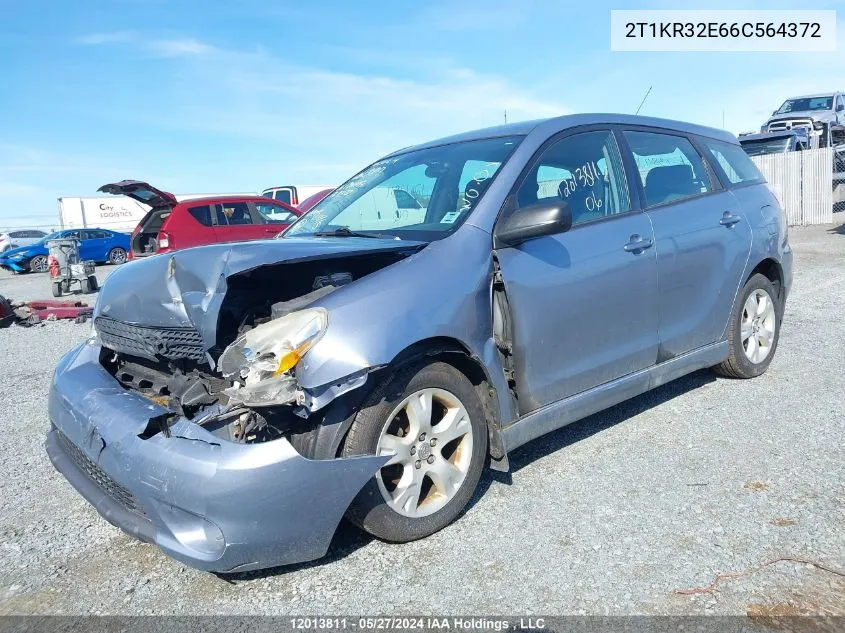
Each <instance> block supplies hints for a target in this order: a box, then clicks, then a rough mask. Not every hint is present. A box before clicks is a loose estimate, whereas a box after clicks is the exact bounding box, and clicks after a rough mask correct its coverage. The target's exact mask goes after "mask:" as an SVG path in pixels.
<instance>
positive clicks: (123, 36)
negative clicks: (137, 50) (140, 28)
mask: <svg viewBox="0 0 845 633" xmlns="http://www.w3.org/2000/svg"><path fill="white" fill-rule="evenodd" d="M134 37H135V34H134V33H133V32H132V31H110V32H107V33H90V34H88V35H83V36H81V37H78V38H76V39H75V40H74V41H75V42H76V43H77V44H82V45H84V46H99V45H101V44H119V43H122V42H130V41H132V39H133V38H134Z"/></svg>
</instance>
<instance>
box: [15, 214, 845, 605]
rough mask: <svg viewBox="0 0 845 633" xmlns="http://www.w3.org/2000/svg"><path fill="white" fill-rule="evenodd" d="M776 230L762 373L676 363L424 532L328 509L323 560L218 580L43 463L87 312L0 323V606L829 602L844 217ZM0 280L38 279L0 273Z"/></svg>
mask: <svg viewBox="0 0 845 633" xmlns="http://www.w3.org/2000/svg"><path fill="white" fill-rule="evenodd" d="M791 239H792V243H793V246H794V250H795V281H794V285H793V290H792V294H791V296H790V298H789V301H788V304H787V309H786V316H785V321H784V325H783V330H782V337H781V340H780V346H779V348H778V350H777V357H776V358H775V360H774V362H773V364H772V365H771V368H770V369H769V371H768V373H766V374H765V375H764V376H762V377H760V378H758V379H755V380H750V381H740V380H728V379H722V378H716V377H715V376H714V375H713V374H711V373H710V372H709V371H702V372H698V373H696V374H693V375H691V376H688V377H686V378H683V379H680V380H677V381H675V382H673V383H671V384H668V385H665V386H664V387H662V388H660V389H658V390H656V391H653V392H651V393H648V394H646V395H644V396H641V397H639V398H636V399H634V400H631V401H629V402H627V403H624V404H622V405H620V406H617V407H614V408H612V409H610V410H608V411H605V412H603V413H600V414H597V415H594V416H592V417H590V418H588V419H587V420H584V421H582V422H580V423H577V424H574V425H572V426H570V427H567V428H565V429H563V430H561V431H558V432H556V433H554V434H552V435H549V436H547V437H545V438H541V439H540V440H538V441H535V442H534V443H532V444H530V445H528V446H526V447H524V448H522V449H520V450H518V451H516V452H514V453H513V454H512V455H511V464H512V467H513V468H512V473H511V474H509V475H506V476H503V475H499V474H496V475H493V474H488V475H486V476H485V477H484V479H483V480H482V484H481V486H480V488H479V491H478V494H477V495H476V497H475V498H474V500H473V502H472V503H471V505H470V507H469V509H468V511H467V512H466V514H465V515H464V516H463V517H462V518H461V519H460V520H459V521H458V522H457V523H455V524H454V525H452V526H450V527H448V528H447V529H445V530H443V531H442V532H440V533H438V534H436V535H434V536H432V537H430V538H428V539H425V540H422V541H418V542H416V543H411V544H408V545H389V544H386V543H382V542H379V541H374V540H371V539H369V538H366V537H364V536H363V535H361V534H360V533H358V532H357V531H356V530H355V529H354V528H352V527H350V526H348V525H344V526H342V527H341V529H340V531H339V532H338V534H337V536H336V538H335V540H334V543H333V545H332V548H331V550H330V552H329V555H328V556H327V557H326V558H325V559H323V560H321V561H316V562H314V563H310V564H306V565H301V566H297V567H290V568H279V569H273V570H269V571H266V572H263V573H260V574H249V575H242V576H235V577H233V578H231V579H230V580H231V582H229V581H225V580H223V579H221V578H218V577H217V576H215V575H212V574H208V573H202V572H198V571H194V570H192V569H190V568H186V567H185V566H183V565H181V564H179V563H177V562H175V561H173V560H171V559H170V558H168V557H166V556H165V555H163V554H162V553H161V552H160V551H159V550H158V549H156V548H155V547H154V546H151V545H145V544H142V543H139V542H136V541H135V540H133V539H132V538H131V537H129V536H127V535H126V534H124V533H122V532H121V531H120V530H118V529H117V528H114V527H112V526H111V525H109V524H108V523H106V522H105V521H104V520H103V519H101V518H100V517H99V516H98V515H97V513H96V512H95V511H94V509H93V508H92V507H91V506H89V505H88V504H87V503H86V502H85V501H84V500H83V499H82V498H81V497H80V496H79V495H78V494H77V493H76V492H75V491H74V490H73V489H72V488H71V487H70V485H69V484H68V483H67V482H66V481H65V480H64V478H63V477H61V476H60V475H59V474H58V473H56V472H55V471H54V470H53V468H52V466H51V465H50V462H49V460H48V459H47V456H46V454H45V452H44V449H43V440H44V434H45V432H46V430H47V425H48V419H47V407H46V403H47V400H46V398H47V390H48V386H49V383H50V376H51V372H52V370H53V367H54V366H55V365H56V363H57V361H58V360H59V358H60V357H61V355H62V354H63V353H64V352H65V351H66V350H67V349H68V348H70V347H71V345H73V344H74V343H75V342H76V341H79V340H82V339H83V338H85V337H86V336H87V334H88V332H89V329H90V325H88V324H85V325H76V324H73V323H70V322H56V323H48V324H46V325H44V326H39V327H32V328H21V327H12V328H9V329H6V330H0V350H2V354H0V403H2V407H0V433H2V436H3V441H2V442H0V569H2V573H0V614H87V613H100V614H208V613H220V614H258V613H261V614H287V613H311V614H358V613H367V614H378V613H381V614H388V613H389V614H396V613H437V614H443V613H474V614H498V613H514V612H518V613H532V612H534V613H547V614H550V613H558V614H564V613H565V614H576V613H579V614H635V613H636V614H746V613H749V612H750V613H757V614H767V613H781V614H797V613H838V614H840V615H845V577H843V576H842V575H839V574H837V573H836V570H840V572H841V570H843V569H845V404H844V402H845V401H844V400H843V397H842V395H843V384H845V383H843V370H845V318H843V314H845V226H843V225H840V226H838V227H831V226H824V227H813V228H803V229H793V230H792V231H791ZM108 271H109V269H108V268H101V269H99V270H98V276H99V278H100V281H101V282H102V281H104V277H105V275H106V273H107V272H108ZM0 294H3V295H7V296H11V297H13V298H15V299H21V300H23V299H33V298H45V297H48V296H49V285H48V283H47V280H46V278H44V277H43V276H37V275H25V276H12V275H9V274H7V273H0ZM802 561H804V562H802ZM825 568H826V569H825Z"/></svg>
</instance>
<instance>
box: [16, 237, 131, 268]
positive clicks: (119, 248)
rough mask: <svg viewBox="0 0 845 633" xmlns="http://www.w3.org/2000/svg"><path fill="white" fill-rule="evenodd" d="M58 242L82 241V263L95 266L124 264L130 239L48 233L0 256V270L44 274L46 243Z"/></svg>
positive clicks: (80, 253) (46, 252)
mask: <svg viewBox="0 0 845 633" xmlns="http://www.w3.org/2000/svg"><path fill="white" fill-rule="evenodd" d="M59 238H76V239H78V240H81V241H82V246H81V247H80V251H79V255H80V257H81V258H82V259H83V260H93V261H95V262H97V263H98V264H103V263H109V264H122V263H124V262H125V261H126V253H127V252H128V250H129V240H130V236H129V235H127V234H126V233H117V232H116V231H107V230H105V229H65V230H63V231H57V232H55V233H51V234H50V235H48V236H47V237H45V238H44V239H43V240H41V241H40V242H37V243H35V244H32V245H30V246H21V247H20V248H12V249H9V250H8V251H6V252H5V253H3V255H2V256H0V268H5V269H6V270H11V271H13V272H16V273H28V272H34V273H43V272H46V271H47V255H48V254H49V252H48V250H49V249H48V248H47V242H48V241H49V240H56V239H59Z"/></svg>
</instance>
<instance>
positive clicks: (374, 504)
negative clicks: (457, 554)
mask: <svg viewBox="0 0 845 633" xmlns="http://www.w3.org/2000/svg"><path fill="white" fill-rule="evenodd" d="M426 414H427V415H426ZM378 454H383V455H394V458H393V459H392V460H390V461H391V463H390V465H385V466H384V467H383V468H382V469H381V470H379V472H378V473H376V476H375V477H373V479H371V480H370V481H369V482H367V484H366V485H365V486H364V488H363V489H362V490H361V492H359V493H358V496H357V497H356V498H355V500H354V501H353V502H352V505H351V506H350V507H349V510H348V512H347V518H348V519H349V520H350V521H352V522H353V523H355V524H356V525H358V526H359V527H361V528H362V529H363V530H365V531H366V532H368V533H370V534H372V535H373V536H375V537H377V538H380V539H383V540H385V541H391V542H395V543H404V542H408V541H413V540H416V539H420V538H424V537H426V536H429V535H430V534H433V533H434V532H437V531H438V530H441V529H443V528H444V527H446V526H447V525H449V524H450V523H451V522H452V521H454V520H455V518H457V516H458V515H459V514H460V513H461V511H462V510H463V509H464V507H466V504H467V502H469V500H470V498H471V497H472V493H473V492H474V491H475V488H476V486H477V485H478V480H479V479H480V478H481V473H482V471H483V470H484V465H485V463H486V460H487V422H486V419H485V414H484V408H483V407H482V405H481V401H480V400H479V397H478V394H477V393H476V390H475V387H473V385H472V383H471V382H470V381H469V379H468V378H467V377H466V376H464V375H463V374H462V373H461V372H459V371H458V370H457V369H455V368H454V367H452V366H451V365H448V364H446V363H440V362H434V363H427V364H416V365H409V366H408V367H405V368H403V369H400V370H398V371H397V373H395V374H393V375H392V376H389V377H388V378H387V379H386V380H385V381H384V382H383V383H382V384H381V385H379V386H378V387H377V388H376V389H375V390H374V392H373V393H372V394H371V395H370V396H369V398H368V399H367V401H366V402H365V403H364V404H363V405H362V407H361V409H360V411H359V412H358V414H357V415H356V417H355V420H354V422H353V423H352V426H351V428H350V429H349V434H348V435H347V437H346V440H345V442H344V446H343V450H342V455H343V456H344V457H349V456H352V455H378Z"/></svg>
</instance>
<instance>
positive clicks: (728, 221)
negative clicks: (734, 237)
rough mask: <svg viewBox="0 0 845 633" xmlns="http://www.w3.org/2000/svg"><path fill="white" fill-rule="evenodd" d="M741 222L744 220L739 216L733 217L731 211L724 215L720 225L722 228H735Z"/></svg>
mask: <svg viewBox="0 0 845 633" xmlns="http://www.w3.org/2000/svg"><path fill="white" fill-rule="evenodd" d="M740 220H742V218H741V217H739V216H738V215H733V214H732V213H731V212H730V211H725V213H724V214H722V219H721V220H719V224H721V225H722V226H733V225H734V224H736V223H737V222H739V221H740Z"/></svg>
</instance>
